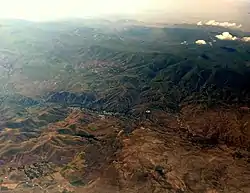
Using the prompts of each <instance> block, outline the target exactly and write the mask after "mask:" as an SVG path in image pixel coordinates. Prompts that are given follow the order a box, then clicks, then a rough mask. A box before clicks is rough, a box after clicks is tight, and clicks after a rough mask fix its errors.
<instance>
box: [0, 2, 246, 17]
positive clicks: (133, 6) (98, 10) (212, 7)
mask: <svg viewBox="0 0 250 193" xmlns="http://www.w3.org/2000/svg"><path fill="white" fill-rule="evenodd" d="M0 1H1V6H0V17H1V18H21V19H28V20H36V21H41V20H49V19H60V18H67V17H84V16H98V15H100V14H117V13H120V14H130V15H134V14H141V13H144V15H146V13H147V14H148V17H151V15H154V17H157V14H159V16H160V17H161V19H164V18H162V14H163V15H164V14H166V18H167V16H171V17H179V18H184V17H186V16H187V17H206V18H209V19H220V18H221V19H224V18H225V19H227V18H228V19H231V20H232V19H234V18H240V17H242V15H243V14H245V16H246V14H247V10H249V11H250V9H249V8H250V6H249V3H246V2H250V0H0ZM247 6H248V7H247ZM154 11H155V12H154ZM245 16H244V17H245ZM222 17H223V18H222ZM249 17H250V15H249Z"/></svg>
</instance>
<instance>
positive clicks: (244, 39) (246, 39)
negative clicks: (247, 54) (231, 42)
mask: <svg viewBox="0 0 250 193" xmlns="http://www.w3.org/2000/svg"><path fill="white" fill-rule="evenodd" d="M242 41H244V42H250V37H243V38H242Z"/></svg>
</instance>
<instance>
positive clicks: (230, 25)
mask: <svg viewBox="0 0 250 193" xmlns="http://www.w3.org/2000/svg"><path fill="white" fill-rule="evenodd" d="M197 25H203V23H202V22H201V21H199V22H198V23H197ZM205 25H209V26H221V27H228V28H241V27H242V25H241V24H240V25H237V24H236V23H230V22H227V21H225V22H218V21H215V20H209V21H208V22H206V23H205Z"/></svg>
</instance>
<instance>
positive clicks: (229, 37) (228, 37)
mask: <svg viewBox="0 0 250 193" xmlns="http://www.w3.org/2000/svg"><path fill="white" fill-rule="evenodd" d="M215 37H216V38H218V39H220V40H237V39H238V38H237V37H236V36H233V35H232V34H230V33H229V32H223V33H222V34H220V35H216V36H215Z"/></svg>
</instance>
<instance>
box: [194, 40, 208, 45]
mask: <svg viewBox="0 0 250 193" xmlns="http://www.w3.org/2000/svg"><path fill="white" fill-rule="evenodd" d="M195 43H196V44H198V45H205V44H207V42H206V41H205V40H197V41H196V42H195Z"/></svg>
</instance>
